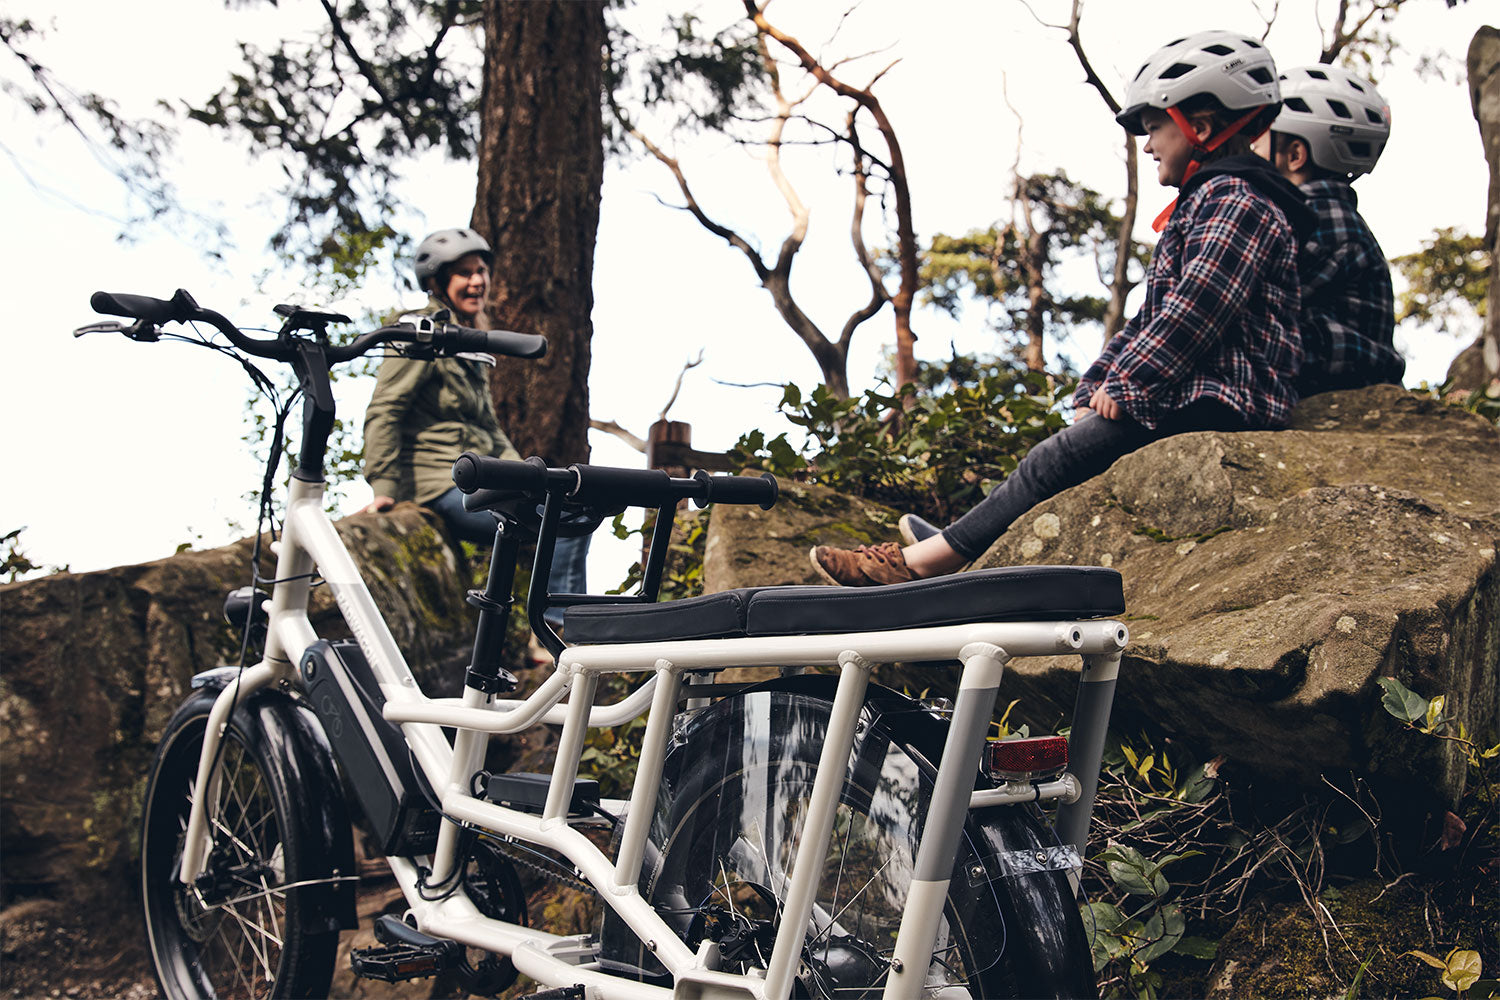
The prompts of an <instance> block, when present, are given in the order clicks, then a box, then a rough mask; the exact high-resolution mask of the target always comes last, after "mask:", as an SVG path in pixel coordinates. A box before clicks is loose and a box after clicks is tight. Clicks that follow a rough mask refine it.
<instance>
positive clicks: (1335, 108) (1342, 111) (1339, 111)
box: [1328, 98, 1354, 118]
mask: <svg viewBox="0 0 1500 1000" xmlns="http://www.w3.org/2000/svg"><path fill="white" fill-rule="evenodd" d="M1328 109H1329V110H1330V111H1332V112H1333V113H1334V114H1336V115H1338V116H1339V117H1340V118H1353V117H1354V115H1353V114H1352V113H1350V111H1349V105H1347V104H1345V103H1344V102H1343V101H1335V100H1334V99H1333V98H1329V99H1328Z"/></svg>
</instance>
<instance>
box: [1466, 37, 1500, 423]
mask: <svg viewBox="0 0 1500 1000" xmlns="http://www.w3.org/2000/svg"><path fill="white" fill-rule="evenodd" d="M1468 69H1469V97H1470V100H1471V101H1472V104H1473V108H1474V117H1475V119H1477V120H1478V122H1479V136H1480V139H1481V140H1482V141H1483V143H1484V158H1485V159H1486V160H1487V161H1488V162H1489V165H1490V192H1489V204H1488V207H1487V211H1486V213H1485V226H1484V242H1485V246H1486V248H1487V249H1488V250H1489V252H1490V290H1489V308H1488V309H1486V310H1485V316H1484V330H1483V332H1482V333H1481V334H1480V337H1479V343H1480V357H1481V358H1482V359H1483V361H1484V384H1483V385H1480V386H1475V387H1474V388H1478V389H1481V390H1484V391H1486V392H1489V393H1491V394H1492V395H1500V31H1497V30H1496V29H1494V28H1492V27H1489V26H1488V25H1486V26H1485V27H1482V28H1480V29H1479V31H1478V32H1476V33H1475V35H1474V38H1473V40H1472V41H1470V43H1469V58H1468ZM1466 388H1468V387H1466Z"/></svg>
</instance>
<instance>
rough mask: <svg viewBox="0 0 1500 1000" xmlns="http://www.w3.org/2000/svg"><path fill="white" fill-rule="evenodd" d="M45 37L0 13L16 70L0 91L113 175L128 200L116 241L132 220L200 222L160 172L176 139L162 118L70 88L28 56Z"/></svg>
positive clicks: (2, 48) (2, 40) (2, 46)
mask: <svg viewBox="0 0 1500 1000" xmlns="http://www.w3.org/2000/svg"><path fill="white" fill-rule="evenodd" d="M45 36H46V33H45V32H44V31H43V30H42V29H41V28H40V27H38V26H37V25H36V24H35V23H34V22H32V21H30V20H28V19H26V18H22V19H19V20H17V19H15V18H12V17H9V16H5V15H0V52H8V53H9V54H10V55H11V56H12V57H13V58H14V59H15V60H16V61H17V62H18V63H20V65H21V69H22V72H21V73H20V74H19V75H18V76H11V75H10V74H5V75H4V76H0V94H4V95H5V96H6V97H9V98H11V99H13V100H15V101H16V102H18V103H20V104H21V105H22V106H24V107H25V108H27V109H28V110H29V111H31V113H33V114H35V115H37V116H38V117H39V118H41V119H43V120H47V121H51V122H52V123H53V124H54V125H60V126H62V127H63V128H65V129H67V130H68V131H70V132H72V133H73V134H74V135H76V136H77V137H78V138H80V139H81V140H82V141H83V143H84V145H85V146H87V147H88V150H89V152H90V153H91V154H92V155H93V156H94V157H95V158H96V159H97V160H98V161H99V162H100V163H101V164H102V165H103V166H104V167H105V168H106V169H108V170H109V171H110V172H111V173H113V174H114V175H115V176H116V177H117V178H119V180H120V181H121V183H122V184H123V185H124V187H125V194H126V197H127V199H128V204H127V211H128V218H126V219H124V220H121V222H122V228H123V230H124V235H122V239H128V238H129V230H130V229H131V228H132V227H133V226H134V225H135V224H136V223H138V222H141V221H144V220H160V219H162V218H164V217H167V216H169V215H170V216H174V217H176V218H178V219H187V220H188V221H191V222H194V223H197V224H200V225H201V224H202V223H203V221H204V220H202V219H201V218H198V217H195V216H189V214H188V213H186V212H184V211H182V209H181V207H180V206H179V204H178V200H177V193H176V190H175V188H174V187H173V185H172V184H171V183H169V182H168V180H167V179H166V176H165V175H164V174H163V172H162V161H163V159H164V158H165V157H166V156H167V154H169V153H170V152H171V149H172V146H173V144H174V142H175V140H176V132H175V130H174V129H173V127H172V126H171V125H170V124H167V123H165V122H162V121H153V120H150V119H131V118H127V117H125V116H123V115H122V114H121V113H120V111H119V106H118V105H117V104H116V103H115V102H114V101H112V100H110V99H109V98H107V97H104V96H102V95H100V94H96V93H88V92H85V93H80V92H78V91H75V90H73V89H72V88H71V87H69V86H68V85H67V84H66V83H65V82H64V81H62V80H61V79H59V78H58V77H57V75H56V74H54V73H53V72H52V71H51V70H49V69H48V68H47V67H46V66H45V65H43V64H42V63H41V61H40V60H39V59H38V58H37V56H36V55H34V50H33V48H32V45H33V44H40V43H42V42H43V41H44V39H45ZM211 228H212V229H213V232H212V233H211V234H210V237H209V238H208V239H207V242H209V243H213V244H217V243H220V242H222V239H223V234H224V229H223V227H222V226H216V227H211Z"/></svg>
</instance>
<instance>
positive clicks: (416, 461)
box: [364, 229, 589, 594]
mask: <svg viewBox="0 0 1500 1000" xmlns="http://www.w3.org/2000/svg"><path fill="white" fill-rule="evenodd" d="M493 261H494V256H493V255H492V254H491V252H490V247H489V244H488V243H486V242H485V241H484V239H483V238H482V237H481V236H480V235H479V234H478V233H476V232H474V231H473V230H471V229H444V230H440V231H438V232H436V233H433V234H432V235H430V236H428V237H427V238H426V239H424V240H423V241H422V242H421V243H420V244H419V245H418V246H417V261H416V274H417V284H418V285H419V286H420V287H422V288H423V289H425V290H426V291H427V292H428V294H429V295H430V296H431V298H430V299H429V301H428V305H427V308H426V309H424V310H422V313H427V314H430V313H434V312H437V311H438V310H440V309H446V310H448V311H449V312H451V313H452V314H453V319H454V321H455V322H457V323H461V324H463V325H465V326H472V325H474V323H475V321H476V320H477V318H478V315H479V310H480V309H481V308H482V307H483V305H484V295H485V292H486V291H487V290H488V288H489V277H490V264H491V263H492V262H493ZM494 363H495V361H494V358H493V357H491V356H490V355H488V354H464V355H459V356H458V357H453V358H439V359H437V360H436V361H418V360H414V359H412V358H405V357H396V356H392V357H387V358H386V359H385V360H384V361H382V362H381V363H380V370H379V372H378V373H377V374H376V377H375V393H374V395H373V396H372V397H371V398H370V406H369V408H368V409H367V410H366V411H365V468H364V472H365V479H366V480H368V481H369V483H370V487H371V489H372V490H374V492H375V499H374V500H373V501H371V503H370V505H369V506H368V507H367V508H365V509H366V510H373V511H383V510H389V509H390V508H391V507H392V506H394V505H395V503H396V501H397V500H415V501H416V502H417V503H419V504H422V505H423V506H425V507H428V508H431V509H432V510H433V511H435V512H437V514H438V515H439V516H441V517H442V519H443V522H444V523H445V524H446V525H447V526H448V530H449V531H450V532H452V534H453V535H454V536H455V537H457V538H460V539H463V540H465V541H469V542H473V543H475V544H479V545H488V544H489V543H490V542H492V541H493V540H494V536H495V522H494V519H493V518H492V517H490V515H488V514H486V513H483V512H478V513H476V512H472V511H467V510H464V505H463V494H462V493H460V492H459V491H458V488H457V487H455V486H454V485H453V463H454V461H455V460H456V459H457V458H458V456H459V455H461V454H463V453H464V452H466V451H472V452H476V453H478V454H481V455H493V456H495V457H497V458H509V459H519V458H520V457H521V456H520V455H519V454H518V453H517V452H516V450H515V448H514V447H512V446H511V443H510V439H509V438H507V437H506V436H505V432H504V431H503V430H501V429H500V423H499V421H498V420H497V419H496V417H495V404H494V399H493V397H492V396H491V395H490V377H489V369H490V367H492V366H493V365H494ZM588 542H589V539H588V536H583V537H581V538H563V539H559V540H558V543H557V549H556V552H555V554H554V558H553V568H552V573H551V574H550V576H549V580H548V582H549V584H550V585H551V586H550V589H551V590H552V592H553V593H570V594H581V593H585V592H586V585H585V575H584V557H585V555H586V554H587V552H588Z"/></svg>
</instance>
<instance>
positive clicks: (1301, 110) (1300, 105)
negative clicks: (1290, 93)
mask: <svg viewBox="0 0 1500 1000" xmlns="http://www.w3.org/2000/svg"><path fill="white" fill-rule="evenodd" d="M1282 103H1283V104H1285V105H1286V106H1287V107H1289V108H1291V109H1292V110H1293V111H1295V112H1297V113H1298V114H1303V115H1310V114H1312V108H1310V107H1308V106H1307V102H1306V101H1304V100H1303V99H1302V98H1300V97H1288V98H1285V99H1284V100H1283V101H1282Z"/></svg>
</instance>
